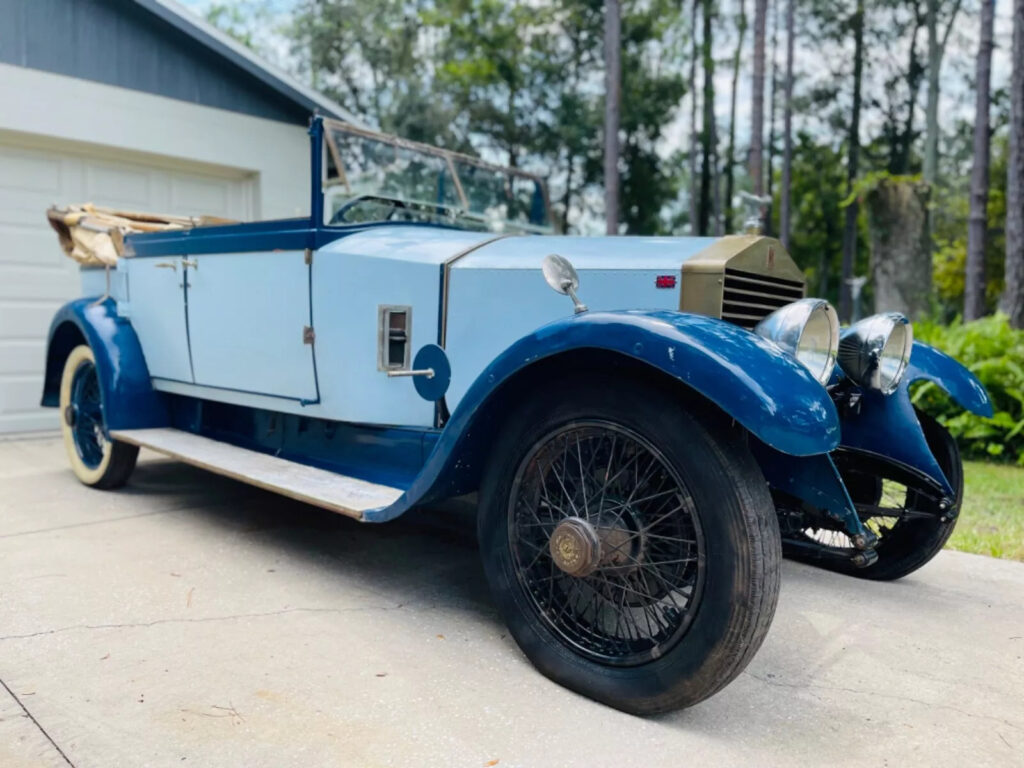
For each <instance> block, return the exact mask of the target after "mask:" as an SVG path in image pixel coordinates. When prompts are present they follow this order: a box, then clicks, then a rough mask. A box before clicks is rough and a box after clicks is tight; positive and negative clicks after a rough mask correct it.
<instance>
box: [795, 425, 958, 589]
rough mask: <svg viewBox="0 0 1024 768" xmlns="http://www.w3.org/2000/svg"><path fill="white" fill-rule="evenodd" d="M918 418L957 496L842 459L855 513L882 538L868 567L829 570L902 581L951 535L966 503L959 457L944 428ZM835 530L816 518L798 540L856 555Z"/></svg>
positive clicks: (799, 529)
mask: <svg viewBox="0 0 1024 768" xmlns="http://www.w3.org/2000/svg"><path fill="white" fill-rule="evenodd" d="M917 417H918V420H919V422H920V424H921V429H922V432H923V434H924V437H925V439H926V440H927V442H928V447H929V448H930V449H931V451H932V454H933V455H934V457H935V460H936V462H937V464H938V465H939V468H940V469H941V470H942V472H943V474H944V475H945V477H946V479H947V481H948V482H949V485H950V487H951V488H952V490H953V496H952V497H949V498H946V497H944V496H943V495H942V493H941V492H940V491H939V490H938V489H937V488H935V487H933V486H931V485H929V484H928V483H925V482H923V481H919V480H917V479H916V478H913V477H911V476H909V475H908V474H907V473H906V472H904V471H902V470H901V469H900V468H899V467H895V466H887V465H886V464H885V463H884V462H879V461H878V460H876V459H871V458H864V457H858V456H856V455H855V454H851V455H842V454H841V455H839V456H838V457H837V462H836V464H837V468H838V469H839V473H840V475H841V476H842V478H843V482H844V484H845V485H846V489H847V490H848V491H849V493H850V498H851V500H852V501H853V504H854V508H855V509H856V510H857V514H858V515H859V517H860V519H861V522H862V523H863V524H864V527H865V528H867V529H868V530H870V531H871V532H872V533H874V534H875V535H876V536H877V537H878V543H877V544H876V546H875V552H876V553H877V555H878V558H877V560H876V561H875V562H874V563H872V564H871V565H868V566H867V567H857V566H855V565H852V564H846V563H843V562H839V563H836V562H832V563H829V562H828V561H825V567H828V568H832V569H833V570H838V571H842V572H844V573H849V574H851V575H854V576H859V577H862V578H866V579H877V580H891V579H899V578H902V577H903V576H906V575H907V574H909V573H913V572H914V571H915V570H917V569H918V568H920V567H921V566H922V565H924V564H925V563H927V562H928V561H929V560H931V559H932V558H933V557H935V555H936V554H937V553H938V552H939V551H940V550H941V549H942V547H943V546H944V545H945V543H946V541H948V539H949V537H950V536H951V535H952V533H953V529H954V526H955V525H956V520H957V516H958V514H959V509H960V504H961V502H962V499H963V463H962V461H961V459H960V452H959V451H958V450H957V446H956V441H954V440H953V438H952V436H951V435H950V434H949V432H948V431H947V430H946V428H945V427H943V426H942V425H941V424H939V422H937V421H936V420H935V419H933V418H931V417H929V416H928V415H927V414H924V413H921V412H920V411H918V412H917ZM823 523H824V524H823ZM835 528H836V526H835V525H834V524H830V523H828V522H827V521H822V520H821V519H819V518H815V519H813V520H805V521H804V522H802V523H798V524H797V526H796V528H795V530H793V535H794V536H795V537H800V536H802V537H803V538H804V539H805V540H807V541H810V542H812V543H813V544H816V545H819V546H821V547H823V548H824V549H826V550H833V552H834V553H835V554H840V555H852V554H853V553H855V552H856V550H855V549H854V547H853V542H852V541H851V539H850V537H849V536H847V535H846V533H844V532H842V531H840V530H836V529H835ZM791 530H792V529H791ZM787 535H788V534H787ZM797 556H799V555H797Z"/></svg>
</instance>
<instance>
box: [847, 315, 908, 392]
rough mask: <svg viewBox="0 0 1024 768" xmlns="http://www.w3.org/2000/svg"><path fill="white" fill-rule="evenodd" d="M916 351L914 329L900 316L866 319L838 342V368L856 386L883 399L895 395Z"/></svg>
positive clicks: (873, 316) (904, 316)
mask: <svg viewBox="0 0 1024 768" xmlns="http://www.w3.org/2000/svg"><path fill="white" fill-rule="evenodd" d="M913 347H914V327H913V325H912V324H911V323H910V320H909V319H908V318H907V316H906V315H904V314H902V313H900V312H882V313H880V314H877V315H871V316H870V317H865V318H864V319H863V320H858V321H857V322H856V323H854V324H853V325H851V326H850V327H849V328H846V329H845V330H844V331H843V333H842V335H841V337H840V339H839V365H840V367H841V368H842V369H843V373H845V374H846V375H847V376H848V377H849V378H850V379H851V380H852V381H853V382H854V383H856V384H859V385H860V386H862V387H866V388H868V389H875V390H878V391H879V392H881V393H882V394H883V395H891V394H892V393H893V392H895V391H896V390H897V389H898V388H899V386H900V382H901V381H902V380H903V376H904V374H905V373H906V372H907V366H908V365H909V364H910V353H911V351H912V350H913Z"/></svg>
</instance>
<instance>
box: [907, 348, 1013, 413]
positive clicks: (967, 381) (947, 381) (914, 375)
mask: <svg viewBox="0 0 1024 768" xmlns="http://www.w3.org/2000/svg"><path fill="white" fill-rule="evenodd" d="M904 379H905V380H906V382H907V384H908V385H909V384H912V383H914V382H915V381H921V380H922V379H923V380H927V381H930V382H933V383H934V384H936V385H938V386H939V387H941V388H942V389H943V390H945V392H946V394H948V395H949V396H950V397H952V398H953V399H954V400H956V401H957V402H958V403H959V404H960V405H962V406H963V407H964V408H966V409H967V410H968V411H970V412H971V413H976V414H977V415H978V416H984V417H985V418H987V419H990V418H992V414H993V410H992V401H991V400H990V399H989V396H988V392H986V391H985V387H984V386H983V385H982V383H981V382H980V381H978V377H977V376H975V375H974V374H973V373H971V372H970V371H969V370H967V368H965V367H964V366H963V365H961V364H960V363H959V362H957V361H956V360H954V359H953V358H952V357H950V356H949V355H947V354H946V353H945V352H940V351H939V350H937V349H935V347H930V346H928V345H927V344H922V343H921V342H919V341H915V342H914V348H913V350H912V351H911V353H910V364H909V365H908V366H907V372H906V374H905V375H904Z"/></svg>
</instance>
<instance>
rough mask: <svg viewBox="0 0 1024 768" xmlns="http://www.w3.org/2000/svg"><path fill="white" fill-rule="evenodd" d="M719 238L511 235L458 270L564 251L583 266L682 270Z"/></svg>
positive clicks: (509, 264)
mask: <svg viewBox="0 0 1024 768" xmlns="http://www.w3.org/2000/svg"><path fill="white" fill-rule="evenodd" d="M717 239H718V238H714V237H570V236H565V235H561V236H560V235H543V236H533V237H505V238H501V239H500V240H495V241H494V242H493V243H489V244H487V245H484V246H483V247H481V248H479V249H477V250H475V251H473V253H470V254H469V255H467V256H465V257H464V258H462V259H459V261H457V262H456V263H455V264H454V265H453V266H454V268H455V269H536V270H539V269H540V263H541V260H542V259H543V258H544V257H545V256H547V255H548V254H550V253H557V254H559V255H560V256H564V257H565V258H567V259H569V261H571V262H572V263H573V266H575V267H576V269H577V270H578V271H583V270H589V269H618V270H622V269H650V270H660V271H662V272H672V273H674V274H677V273H678V272H679V268H680V266H681V265H682V264H683V263H685V262H686V261H688V260H689V259H691V258H693V257H694V256H696V255H697V254H699V253H700V252H701V251H703V250H705V249H706V248H707V247H708V246H710V245H711V244H713V243H714V242H715V241H716V240H717Z"/></svg>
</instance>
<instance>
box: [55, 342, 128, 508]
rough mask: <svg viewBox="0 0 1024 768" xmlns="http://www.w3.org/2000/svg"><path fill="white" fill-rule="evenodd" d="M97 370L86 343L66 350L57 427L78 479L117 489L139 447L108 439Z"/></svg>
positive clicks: (86, 482)
mask: <svg viewBox="0 0 1024 768" xmlns="http://www.w3.org/2000/svg"><path fill="white" fill-rule="evenodd" d="M99 370H100V369H99V368H98V367H97V363H96V356H95V355H94V354H93V351H92V349H91V348H90V347H89V346H88V345H87V344H80V345H79V346H77V347H75V348H73V349H72V350H71V352H70V353H68V356H67V359H66V360H65V361H64V370H63V372H62V373H61V378H60V395H59V398H58V403H59V405H60V413H61V423H60V430H61V435H62V436H63V438H64V448H65V450H66V451H67V454H68V461H69V462H70V464H71V469H72V471H73V472H74V473H75V476H76V477H77V478H78V479H79V480H81V481H82V482H83V483H85V484H86V485H88V486H89V487H91V488H103V489H110V488H119V487H120V486H122V485H124V484H125V482H126V481H127V480H128V476H129V475H131V473H132V470H133V469H134V468H135V461H136V459H137V458H138V455H139V449H138V447H137V446H134V445H128V444H127V443H122V442H120V441H118V440H112V439H111V438H110V436H109V433H108V432H107V426H108V425H107V413H106V411H104V408H103V389H102V384H101V382H100V375H99Z"/></svg>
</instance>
